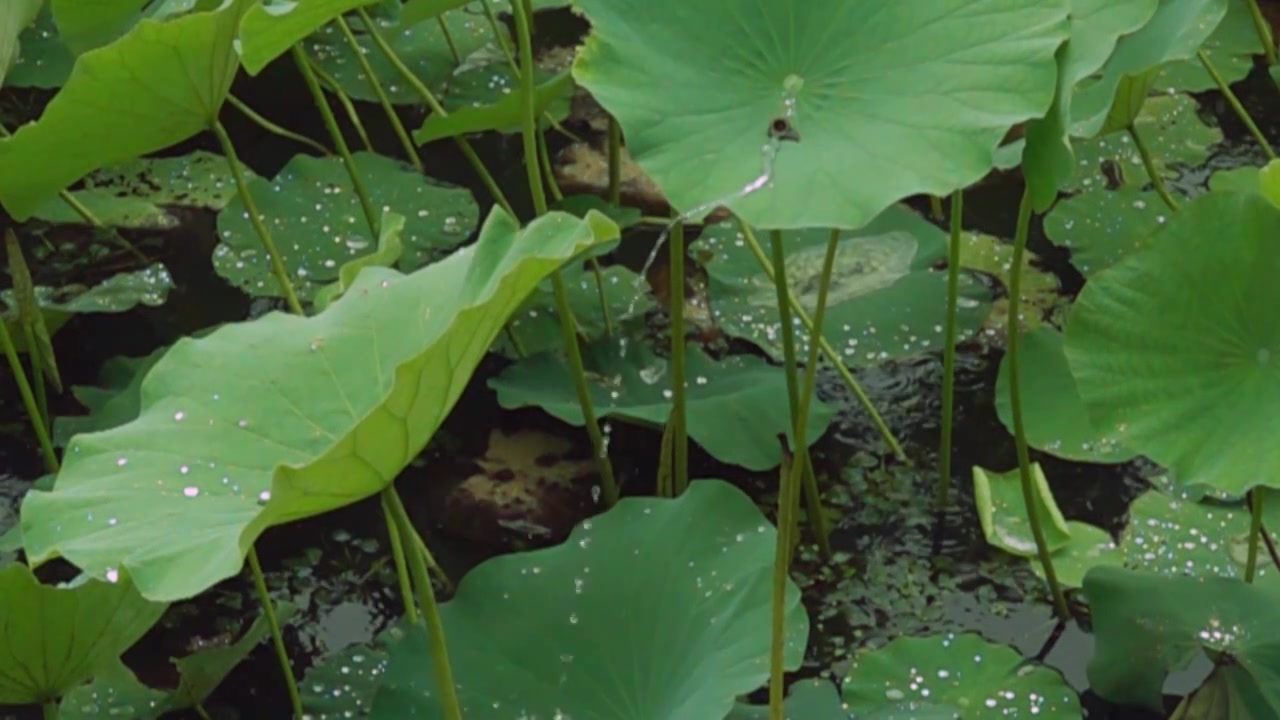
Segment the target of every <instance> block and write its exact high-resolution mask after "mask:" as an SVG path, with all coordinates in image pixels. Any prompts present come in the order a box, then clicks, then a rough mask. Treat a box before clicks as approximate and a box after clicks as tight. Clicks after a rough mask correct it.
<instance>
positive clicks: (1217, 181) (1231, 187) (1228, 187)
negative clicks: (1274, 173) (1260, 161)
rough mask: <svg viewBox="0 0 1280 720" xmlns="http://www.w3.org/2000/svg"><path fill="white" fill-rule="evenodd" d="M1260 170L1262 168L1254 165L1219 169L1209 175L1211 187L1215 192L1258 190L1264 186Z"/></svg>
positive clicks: (1248, 191)
mask: <svg viewBox="0 0 1280 720" xmlns="http://www.w3.org/2000/svg"><path fill="white" fill-rule="evenodd" d="M1260 172H1261V168H1256V167H1253V166H1252V165H1246V166H1244V167H1237V168H1229V169H1226V170H1219V171H1217V172H1215V173H1214V174H1212V175H1210V176H1209V189H1210V190H1213V191H1215V192H1243V193H1251V192H1258V191H1259V189H1260V188H1261V187H1262V186H1261V182H1262V181H1261V180H1260V179H1259V178H1258V174H1259V173H1260Z"/></svg>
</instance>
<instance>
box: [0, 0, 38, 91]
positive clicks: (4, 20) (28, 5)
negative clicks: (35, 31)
mask: <svg viewBox="0 0 1280 720" xmlns="http://www.w3.org/2000/svg"><path fill="white" fill-rule="evenodd" d="M43 3H44V0H16V1H11V2H7V3H5V4H4V5H3V6H0V86H3V85H4V78H5V75H8V74H9V68H10V67H12V66H13V63H14V62H15V61H16V60H17V59H18V52H19V44H18V38H19V37H20V36H21V35H22V31H23V30H25V29H26V28H27V26H28V25H30V24H31V23H33V22H35V19H36V15H38V14H39V13H40V6H41V5H42V4H43Z"/></svg>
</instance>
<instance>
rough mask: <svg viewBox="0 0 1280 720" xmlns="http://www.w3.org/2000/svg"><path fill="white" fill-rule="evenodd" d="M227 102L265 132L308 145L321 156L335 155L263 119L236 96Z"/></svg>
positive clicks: (229, 95) (229, 97) (307, 139)
mask: <svg viewBox="0 0 1280 720" xmlns="http://www.w3.org/2000/svg"><path fill="white" fill-rule="evenodd" d="M227 102H228V103H230V105H231V107H233V108H235V109H237V110H239V111H240V113H241V114H242V115H244V116H245V117H247V118H249V120H250V121H252V122H253V124H254V125H257V126H258V127H260V128H262V129H263V130H266V131H267V132H269V133H271V134H272V135H276V136H278V137H282V138H285V139H288V140H292V141H294V142H296V143H300V144H302V145H306V146H307V147H309V148H311V149H312V150H315V151H316V152H318V153H320V154H321V155H332V154H333V153H331V152H329V148H327V147H325V146H323V145H321V144H320V143H318V142H316V141H315V140H312V139H311V138H309V137H307V136H306V135H302V134H300V133H296V132H294V131H292V130H290V129H288V128H286V127H281V126H280V125H277V124H275V123H273V122H271V121H270V120H268V119H267V118H265V117H263V116H262V115H261V114H259V113H258V111H257V110H254V109H253V108H251V107H249V106H248V105H247V104H245V102H244V101H243V100H241V99H240V98H238V97H236V96H235V95H231V94H228V95H227Z"/></svg>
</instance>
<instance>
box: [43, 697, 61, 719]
mask: <svg viewBox="0 0 1280 720" xmlns="http://www.w3.org/2000/svg"><path fill="white" fill-rule="evenodd" d="M40 712H41V716H42V717H43V718H44V720H58V713H59V709H58V701H57V700H46V701H44V702H42V703H40Z"/></svg>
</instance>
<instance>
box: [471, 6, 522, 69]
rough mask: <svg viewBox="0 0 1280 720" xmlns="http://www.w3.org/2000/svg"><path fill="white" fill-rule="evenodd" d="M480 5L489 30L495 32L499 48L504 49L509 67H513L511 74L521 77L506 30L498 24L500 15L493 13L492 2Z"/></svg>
mask: <svg viewBox="0 0 1280 720" xmlns="http://www.w3.org/2000/svg"><path fill="white" fill-rule="evenodd" d="M480 4H481V5H483V6H484V17H485V19H486V20H488V21H489V29H490V30H492V31H493V36H494V37H495V38H497V39H498V47H500V48H502V54H503V55H505V56H506V57H507V65H509V66H510V67H511V72H513V73H515V74H517V75H519V74H520V66H519V65H517V64H516V56H515V53H514V52H513V51H512V50H511V42H510V40H509V39H508V38H507V33H506V28H504V27H503V26H502V24H501V23H499V22H498V15H497V13H495V12H494V11H493V2H492V0H480Z"/></svg>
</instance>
